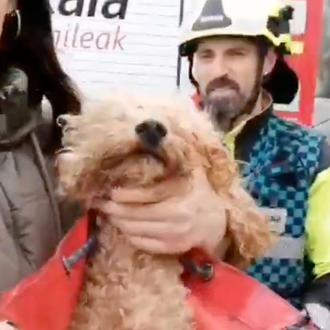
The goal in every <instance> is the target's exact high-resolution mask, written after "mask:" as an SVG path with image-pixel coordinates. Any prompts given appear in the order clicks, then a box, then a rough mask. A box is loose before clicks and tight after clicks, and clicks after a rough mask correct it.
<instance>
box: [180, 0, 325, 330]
mask: <svg viewBox="0 0 330 330" xmlns="http://www.w3.org/2000/svg"><path fill="white" fill-rule="evenodd" d="M293 14H294V12H293V8H292V7H289V6H284V5H281V3H279V2H276V1H263V0H252V1H245V0H222V1H221V0H207V1H202V2H201V5H200V7H199V8H198V10H197V11H196V14H195V16H194V17H193V20H191V21H190V22H189V23H188V24H186V25H185V26H184V29H185V33H184V39H183V41H182V43H181V45H180V52H181V55H182V56H186V57H188V60H189V64H190V79H191V81H192V82H193V84H194V85H195V86H196V87H197V90H198V94H199V95H200V100H201V104H200V105H201V106H202V107H203V109H204V110H205V111H208V113H209V114H210V117H211V119H212V121H213V122H214V124H215V126H216V127H217V128H219V130H222V131H224V132H225V133H226V135H225V143H226V144H227V146H228V147H229V148H230V150H231V151H232V153H233V156H234V157H235V158H236V159H237V160H238V161H240V163H242V164H244V166H242V175H243V176H244V177H246V178H247V180H246V188H247V189H248V191H249V192H250V194H251V195H252V196H253V197H254V198H255V200H256V201H257V203H258V204H259V205H260V207H262V209H263V211H264V212H265V213H266V214H267V215H268V216H269V217H270V221H272V225H273V229H274V231H276V232H277V233H278V234H279V235H280V240H279V243H278V244H277V246H276V247H274V249H273V250H272V251H271V252H270V253H269V255H267V256H265V257H264V258H263V259H261V260H259V261H258V262H257V263H256V264H254V265H253V267H251V269H250V270H249V272H248V273H249V274H250V275H252V276H253V277H255V278H256V279H258V280H260V281H261V282H262V283H264V284H266V285H267V286H268V287H270V288H271V289H272V290H274V291H275V292H276V293H278V294H279V295H281V296H282V297H284V298H286V299H287V300H289V301H290V302H291V303H292V304H294V305H295V306H297V307H299V308H303V307H306V308H307V310H308V311H309V313H310V315H311V316H312V317H313V319H314V320H315V322H316V323H318V325H319V326H320V327H321V328H322V329H330V313H329V307H330V298H329V297H330V245H329V243H328V242H329V240H330V206H329V203H327V202H325V201H326V200H329V199H328V198H329V196H330V170H329V169H328V166H329V163H330V157H329V156H330V153H329V146H328V144H327V142H326V140H325V138H324V137H323V136H320V135H318V134H317V133H316V132H313V131H310V130H307V129H305V128H302V127H301V126H299V125H297V124H294V123H291V122H288V121H285V120H283V119H280V118H279V117H277V116H276V114H274V106H273V104H274V103H290V102H291V101H292V100H293V99H294V97H295V95H296V93H297V90H298V86H299V84H298V78H297V75H296V74H295V72H294V71H293V70H292V69H291V68H290V67H289V65H288V64H287V63H286V61H285V59H284V56H285V55H292V54H299V53H301V52H302V51H303V45H302V44H301V43H299V42H296V41H294V40H293V39H292V37H291V36H290V20H292V18H293Z"/></svg>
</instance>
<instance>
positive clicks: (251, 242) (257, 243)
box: [225, 179, 276, 269]
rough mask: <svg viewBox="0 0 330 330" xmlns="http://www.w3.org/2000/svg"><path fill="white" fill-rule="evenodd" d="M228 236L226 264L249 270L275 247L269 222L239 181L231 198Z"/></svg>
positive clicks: (228, 212) (234, 185)
mask: <svg viewBox="0 0 330 330" xmlns="http://www.w3.org/2000/svg"><path fill="white" fill-rule="evenodd" d="M228 198H229V200H228V209H227V214H228V236H229V238H230V246H229V248H228V250H227V253H226V257H225V261H227V262H228V263H230V264H232V265H234V266H236V267H238V268H241V269H245V268H246V267H248V266H249V265H251V263H252V262H253V261H255V260H256V259H258V258H261V257H262V256H264V255H265V253H266V252H267V251H268V250H269V249H270V248H271V247H272V246H273V244H274V242H275V241H276V238H275V236H274V234H273V233H272V232H271V228H270V224H269V221H268V219H267V218H266V217H265V216H264V215H263V214H262V213H261V211H259V210H258V208H257V206H256V204H255V202H254V200H253V199H252V197H250V195H249V194H248V193H247V192H246V191H245V190H244V189H243V187H242V186H241V184H240V182H239V180H238V179H236V180H235V181H234V182H233V184H232V186H231V189H230V190H229V194H228Z"/></svg>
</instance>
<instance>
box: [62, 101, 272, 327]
mask: <svg viewBox="0 0 330 330" xmlns="http://www.w3.org/2000/svg"><path fill="white" fill-rule="evenodd" d="M59 123H60V124H61V125H62V126H63V133H64V136H63V145H64V149H63V151H64V153H63V154H60V157H59V163H58V168H59V176H60V184H61V187H62V189H63V190H64V192H65V193H66V194H67V196H69V197H70V198H74V199H77V200H79V201H81V202H82V203H83V204H84V205H85V206H86V208H90V207H92V206H93V200H94V199H95V198H100V197H101V198H107V197H108V196H109V195H110V192H111V189H115V188H116V187H148V186H152V185H157V183H159V182H162V181H163V180H167V179H168V178H175V177H185V178H187V180H189V179H190V178H191V176H192V171H193V170H195V169H198V168H202V169H203V170H204V171H205V173H206V175H207V177H208V180H209V182H210V184H211V185H212V187H213V189H214V191H215V192H216V193H217V194H218V196H219V203H223V204H224V205H225V206H226V210H227V215H228V233H227V239H228V241H229V244H228V249H227V250H226V253H225V254H224V259H225V261H227V262H228V263H230V264H232V265H234V266H237V267H240V268H244V267H246V266H248V265H249V264H250V263H251V262H252V261H253V260H254V259H255V258H258V257H260V256H262V255H263V254H264V253H265V251H266V249H268V248H269V247H270V245H271V241H272V235H271V233H270V230H269V227H268V224H267V221H266V219H265V218H264V217H263V216H262V215H261V214H260V213H259V211H258V210H257V207H256V206H255V204H254V202H253V200H252V199H251V198H250V197H249V196H248V194H247V193H246V192H245V191H244V190H243V188H242V187H241V185H240V179H239V175H238V172H237V166H236V164H235V162H234V161H233V159H232V158H231V157H230V155H229V153H228V152H227V150H226V148H225V147H224V146H223V145H222V144H221V142H220V141H221V136H220V134H219V132H217V131H216V130H215V129H214V128H213V126H212V124H211V122H210V120H209V118H208V117H207V115H206V114H204V113H201V112H198V111H197V110H196V109H195V108H194V107H193V105H192V104H191V103H189V102H188V101H185V100H183V99H181V98H179V97H174V98H173V97H169V98H165V97H164V98H161V97H159V98H155V99H151V98H150V97H145V98H144V97H142V96H141V95H140V96H134V95H125V96H124V97H123V96H118V97H113V98H110V99H109V100H108V101H106V102H103V103H101V104H97V105H95V104H94V105H91V106H90V107H87V108H86V109H84V112H83V114H82V115H79V116H70V115H64V116H62V117H60V118H59ZM65 151H69V153H68V154H67V155H69V154H70V155H71V156H70V157H65V156H66V153H65ZM71 152H72V153H71ZM61 155H62V156H61ZM73 155H74V156H73ZM98 227H99V231H98V236H97V239H98V249H97V251H96V252H95V254H94V255H93V256H92V258H91V259H90V264H89V267H88V270H87V275H86V282H85V287H84V289H83V292H82V294H81V298H80V302H79V304H78V307H77V310H76V312H75V315H74V316H73V321H72V325H71V330H73V329H76V330H92V329H95V330H109V329H111V330H169V329H175V330H186V329H187V330H191V329H194V327H195V326H194V319H193V316H192V312H191V311H190V309H189V306H187V304H186V295H187V292H186V289H185V287H184V285H183V284H182V282H181V280H180V276H181V274H182V271H183V266H182V265H181V263H180V262H179V258H178V257H176V256H165V255H150V254H147V253H145V252H142V251H138V250H136V249H135V248H134V247H133V246H131V245H130V244H129V243H128V242H127V240H126V239H125V237H124V235H122V234H121V233H120V232H119V231H118V230H117V229H115V228H113V227H112V226H111V222H109V221H99V220H98Z"/></svg>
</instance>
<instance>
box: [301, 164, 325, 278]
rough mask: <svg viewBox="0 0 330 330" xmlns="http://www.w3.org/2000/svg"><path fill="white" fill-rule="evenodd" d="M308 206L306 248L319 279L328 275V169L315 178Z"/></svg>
mask: <svg viewBox="0 0 330 330" xmlns="http://www.w3.org/2000/svg"><path fill="white" fill-rule="evenodd" d="M308 204H309V205H308V212H307V218H306V235H307V246H306V248H307V253H308V256H309V258H310V259H311V261H312V262H313V263H314V265H315V266H314V275H315V276H316V277H321V276H323V275H326V274H328V273H330V168H328V169H327V170H325V171H323V172H321V173H320V174H319V175H318V176H317V178H316V180H315V182H314V184H313V185H312V187H311V190H310V197H309V201H308Z"/></svg>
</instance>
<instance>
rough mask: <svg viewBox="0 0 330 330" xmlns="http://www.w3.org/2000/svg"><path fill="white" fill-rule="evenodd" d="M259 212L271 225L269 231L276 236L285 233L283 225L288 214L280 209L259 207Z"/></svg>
mask: <svg viewBox="0 0 330 330" xmlns="http://www.w3.org/2000/svg"><path fill="white" fill-rule="evenodd" d="M260 210H261V212H262V213H263V214H264V215H266V216H267V217H268V218H269V220H270V223H271V229H272V231H273V232H274V233H276V234H283V233H284V232H285V224H286V221H287V218H288V212H287V210H286V209H282V208H271V207H261V208H260Z"/></svg>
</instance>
